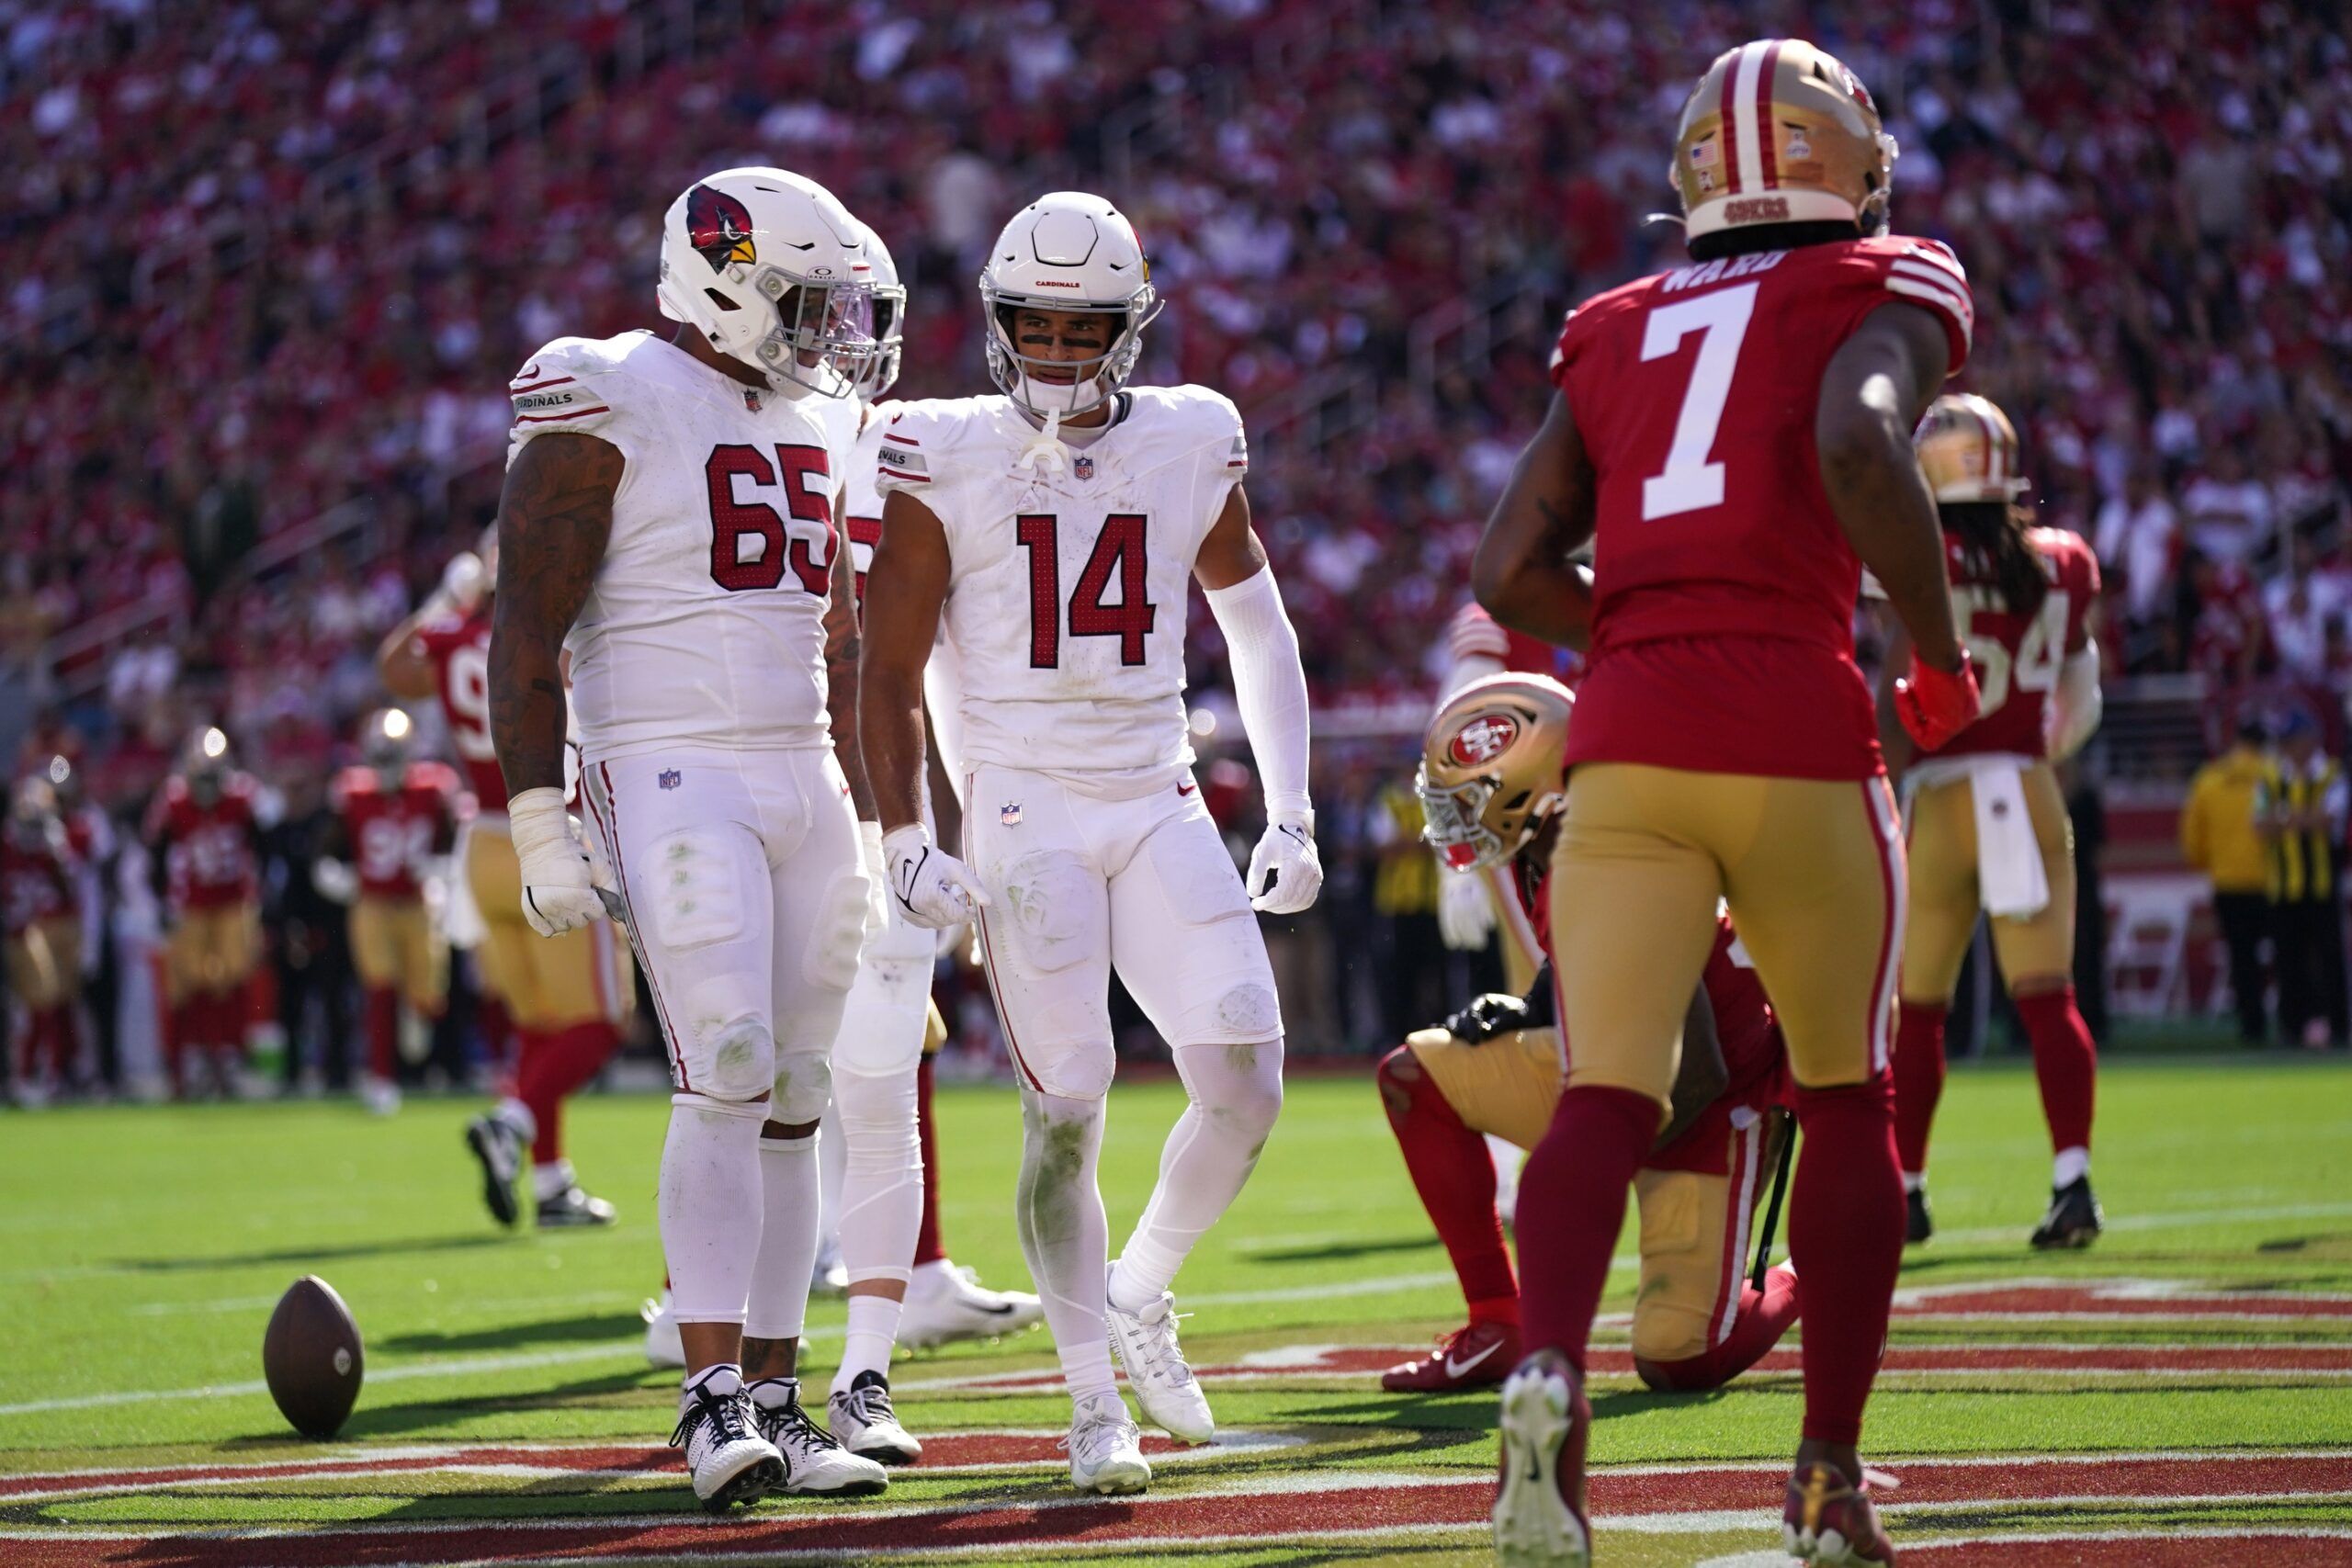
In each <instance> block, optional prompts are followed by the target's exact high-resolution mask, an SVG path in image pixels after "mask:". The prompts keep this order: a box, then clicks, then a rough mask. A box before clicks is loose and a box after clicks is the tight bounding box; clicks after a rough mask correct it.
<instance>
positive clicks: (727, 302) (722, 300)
mask: <svg viewBox="0 0 2352 1568" xmlns="http://www.w3.org/2000/svg"><path fill="white" fill-rule="evenodd" d="M703 293H705V294H706V295H707V296H709V298H710V302H711V303H712V304H714V305H716V306H718V308H719V309H720V310H741V309H742V308H743V307H741V305H738V304H737V303H735V301H734V300H732V299H729V298H727V296H726V295H724V294H721V293H720V292H719V291H718V289H716V288H706V289H704V290H703Z"/></svg>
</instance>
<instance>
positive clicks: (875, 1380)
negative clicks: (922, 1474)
mask: <svg viewBox="0 0 2352 1568" xmlns="http://www.w3.org/2000/svg"><path fill="white" fill-rule="evenodd" d="M825 1425H826V1426H827V1427H831V1429H832V1434H833V1436H834V1437H835V1438H838V1439H840V1441H841V1445H842V1447H843V1448H845V1449H847V1450H849V1451H850V1452H852V1453H854V1454H855V1455H857V1456H858V1457H859V1458H860V1459H870V1460H872V1461H875V1462H876V1464H912V1463H914V1461H917V1460H919V1459H921V1458H922V1444H921V1443H919V1442H917V1441H915V1439H914V1435H913V1434H912V1433H910V1432H909V1431H908V1430H907V1429H906V1428H905V1427H901V1426H899V1416H898V1412H896V1411H894V1410H892V1409H891V1408H890V1380H889V1379H888V1378H886V1377H884V1376H883V1375H882V1374H881V1373H880V1372H875V1371H865V1372H860V1373H858V1374H857V1376H856V1377H854V1378H853V1379H852V1380H850V1385H849V1387H847V1388H845V1389H836V1390H834V1391H833V1394H832V1397H831V1398H830V1399H828V1400H826V1401H825Z"/></svg>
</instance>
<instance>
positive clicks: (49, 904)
mask: <svg viewBox="0 0 2352 1568" xmlns="http://www.w3.org/2000/svg"><path fill="white" fill-rule="evenodd" d="M73 910H74V884H73V880H72V877H71V876H70V875H69V874H68V873H67V871H66V867H65V862H64V861H63V859H62V858H61V857H60V856H59V854H58V853H57V852H56V851H55V850H53V849H49V848H45V847H43V848H34V847H29V846H28V845H26V844H24V843H22V842H19V841H18V840H17V838H16V836H15V835H14V834H13V833H12V834H7V835H5V836H0V931H6V933H7V934H8V935H10V936H17V935H19V934H21V933H22V932H23V931H24V930H25V929H26V928H27V927H28V926H30V925H31V924H32V923H33V922H34V921H36V920H48V919H56V918H57V917H58V916H60V915H66V914H71V913H72V912H73Z"/></svg>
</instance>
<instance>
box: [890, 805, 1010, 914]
mask: <svg viewBox="0 0 2352 1568" xmlns="http://www.w3.org/2000/svg"><path fill="white" fill-rule="evenodd" d="M882 850H883V852H884V854H886V855H887V856H888V858H889V864H890V896H891V897H894V898H896V899H897V900H898V901H899V912H900V913H901V914H903V915H905V916H906V918H907V922H908V923H909V924H910V925H917V926H921V927H922V928H923V930H925V931H939V930H941V929H943V928H944V927H947V926H953V925H960V924H962V923H963V922H965V921H967V920H977V919H979V913H980V911H981V910H982V909H985V908H988V907H989V895H988V889H986V888H984V887H982V886H980V879H979V878H978V876H976V875H974V874H972V868H971V867H970V866H968V865H966V864H965V863H963V862H962V861H960V860H957V859H956V857H955V856H954V855H951V854H949V853H948V852H946V851H945V850H943V849H941V848H940V847H939V846H938V845H937V844H934V843H933V842H932V841H931V829H928V828H926V827H924V826H923V825H922V823H920V822H910V823H908V824H907V825H906V826H905V827H903V828H893V829H890V830H889V831H888V832H887V833H885V834H883V835H882Z"/></svg>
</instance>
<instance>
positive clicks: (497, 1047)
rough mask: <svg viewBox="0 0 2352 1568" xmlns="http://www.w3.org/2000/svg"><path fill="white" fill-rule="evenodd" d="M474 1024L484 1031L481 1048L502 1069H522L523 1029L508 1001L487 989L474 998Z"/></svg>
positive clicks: (482, 1032)
mask: <svg viewBox="0 0 2352 1568" xmlns="http://www.w3.org/2000/svg"><path fill="white" fill-rule="evenodd" d="M474 1026H475V1027H476V1028H478V1029H480V1030H481V1048H482V1050H483V1052H484V1053H485V1054H487V1055H489V1057H490V1059H491V1060H492V1061H493V1062H495V1063H497V1064H498V1066H499V1068H500V1070H501V1071H514V1070H519V1069H520V1067H521V1065H522V1062H521V1058H522V1045H521V1037H522V1032H521V1031H520V1030H518V1029H516V1028H515V1020H514V1018H513V1017H512V1015H510V1014H509V1013H508V1012H507V1010H506V1004H505V1003H504V1002H502V1001H500V1000H499V999H498V998H496V997H493V996H492V995H491V994H490V993H489V992H487V991H484V992H483V993H482V994H481V997H480V998H477V999H476V1001H475V1002H474Z"/></svg>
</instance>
